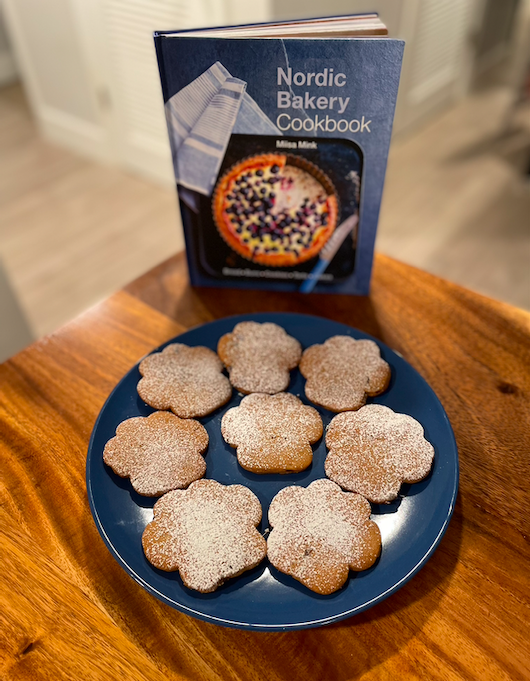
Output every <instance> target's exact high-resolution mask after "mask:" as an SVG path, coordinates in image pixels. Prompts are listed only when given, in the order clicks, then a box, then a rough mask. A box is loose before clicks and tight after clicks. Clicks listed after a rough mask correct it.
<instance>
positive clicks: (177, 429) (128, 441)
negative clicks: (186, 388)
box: [103, 411, 208, 497]
mask: <svg viewBox="0 0 530 681" xmlns="http://www.w3.org/2000/svg"><path fill="white" fill-rule="evenodd" d="M207 447H208V433H207V432H206V429H205V428H204V426H202V425H201V424H200V423H199V422H198V421H193V420H190V419H180V418H179V417H178V416H175V415H174V414H171V413H169V412H167V411H157V412H155V413H154V414H151V415H150V416H147V417H143V416H136V417H134V418H131V419H127V420H126V421H123V422H122V423H120V425H119V426H118V428H117V429H116V436H115V437H113V438H112V439H110V440H109V441H108V442H107V444H106V445H105V449H104V451H103V460H104V461H105V463H106V464H107V465H108V466H110V467H111V468H112V470H113V471H114V472H115V473H117V474H118V475H119V476H121V477H122V478H130V479H131V484H132V486H133V488H134V489H135V490H136V491H137V492H138V494H143V495H145V496H148V497H157V496H160V495H161V494H165V492H168V491H169V490H172V489H178V488H182V487H187V486H188V485H189V484H190V482H193V481H194V480H198V479H199V478H202V476H203V475H204V474H205V473H206V463H205V461H204V458H203V457H202V456H201V454H203V453H204V452H205V451H206V448H207Z"/></svg>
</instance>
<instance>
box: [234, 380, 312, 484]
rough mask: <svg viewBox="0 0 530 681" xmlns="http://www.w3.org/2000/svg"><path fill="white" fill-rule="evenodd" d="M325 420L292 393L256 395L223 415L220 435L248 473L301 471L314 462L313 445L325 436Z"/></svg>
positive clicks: (247, 398) (248, 397) (245, 399)
mask: <svg viewBox="0 0 530 681" xmlns="http://www.w3.org/2000/svg"><path fill="white" fill-rule="evenodd" d="M322 430H323V426H322V419H321V418H320V415H319V414H318V412H317V411H316V410H315V409H313V407H308V406H306V405H304V404H302V402H301V401H300V400H299V399H298V398H297V397H295V396H294V395H292V394H290V393H278V394H276V395H264V394H261V393H254V394H252V395H248V396H247V397H244V398H243V400H241V403H240V405H239V406H238V407H234V408H232V409H229V410H228V411H227V412H226V414H225V415H224V416H223V420H222V422H221V432H222V434H223V437H224V439H225V440H226V442H228V444H230V445H231V446H232V447H237V459H238V461H239V463H240V465H241V466H242V467H243V468H245V469H246V470H250V471H253V472H254V473H286V472H292V471H302V470H304V469H305V468H307V467H308V466H309V465H310V464H311V461H312V460H313V450H312V449H311V444H313V443H314V442H316V441H317V440H318V439H320V437H322Z"/></svg>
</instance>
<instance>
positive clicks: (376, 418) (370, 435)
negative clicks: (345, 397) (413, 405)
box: [325, 404, 434, 504]
mask: <svg viewBox="0 0 530 681" xmlns="http://www.w3.org/2000/svg"><path fill="white" fill-rule="evenodd" d="M326 446H327V447H328V449H329V453H328V456H327V458H326V462H325V470H326V475H327V476H328V478H330V479H331V480H334V481H335V482H336V483H338V484H339V485H340V486H341V487H343V488H344V489H347V490H351V491H352V492H358V493H359V494H362V495H363V496H364V497H366V498H367V499H369V500H370V501H372V502H374V503H376V504H380V503H385V502H389V501H392V499H395V498H396V497H397V495H398V492H399V488H400V487H401V485H402V483H404V482H406V483H414V482H419V481H420V480H423V478H425V477H427V475H428V474H429V471H430V470H431V466H432V462H433V458H434V448H433V446H432V445H431V444H430V442H428V441H427V440H426V439H425V437H424V433H423V428H422V426H421V424H420V423H418V421H416V420H415V419H413V418H412V417H411V416H407V415H406V414H397V413H396V412H394V411H392V409H389V408H388V407H384V406H383V405H380V404H369V405H366V406H365V407H363V408H362V409H359V411H357V412H346V413H344V414H338V415H337V416H335V417H334V418H333V420H332V421H331V423H330V424H329V426H328V429H327V432H326Z"/></svg>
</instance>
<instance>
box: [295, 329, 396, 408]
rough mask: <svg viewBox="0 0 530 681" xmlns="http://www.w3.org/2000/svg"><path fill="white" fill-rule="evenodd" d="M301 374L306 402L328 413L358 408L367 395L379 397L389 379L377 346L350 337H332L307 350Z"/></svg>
mask: <svg viewBox="0 0 530 681" xmlns="http://www.w3.org/2000/svg"><path fill="white" fill-rule="evenodd" d="M300 371H301V373H302V375H303V376H304V377H305V378H306V379H307V382H306V386H305V393H306V395H307V397H308V399H310V400H311V402H314V403H315V404H321V405H322V406H323V407H325V408H326V409H329V410H330V411H348V410H353V409H359V407H361V406H362V405H363V404H364V403H365V402H366V396H367V395H370V396H373V395H379V394H380V393H382V392H383V391H384V390H385V389H386V388H387V386H388V382H389V380H390V367H389V365H388V364H387V362H385V361H384V360H383V359H382V358H381V353H380V351H379V347H378V346H377V344H376V343H374V342H373V341H371V340H354V339H353V338H351V337H350V336H333V337H332V338H329V339H328V340H327V341H326V342H325V343H324V344H322V345H312V346H311V347H309V348H308V349H307V350H305V352H304V354H303V356H302V360H301V362H300Z"/></svg>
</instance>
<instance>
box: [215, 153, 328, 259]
mask: <svg viewBox="0 0 530 681" xmlns="http://www.w3.org/2000/svg"><path fill="white" fill-rule="evenodd" d="M213 216H214V221H215V224H216V225H217V229H218V230H219V233H220V234H221V236H222V238H223V239H224V240H225V241H226V243H227V244H228V245H229V246H230V247H231V248H232V249H233V250H234V251H236V253H239V254H240V255H242V256H243V257H244V258H246V259H247V260H251V261H252V262H255V263H258V264H260V265H267V266H270V267H289V266H293V265H297V264H298V263H301V262H304V261H305V260H309V259H310V258H312V257H314V256H315V255H317V254H318V253H319V252H320V250H321V249H322V247H323V246H324V244H325V243H326V241H327V240H328V239H329V237H330V236H331V235H332V234H333V230H334V229H335V227H336V224H337V217H338V201H337V196H336V193H335V189H334V187H333V185H332V183H331V181H330V180H329V178H328V177H327V176H326V175H325V174H324V173H323V172H322V171H321V170H319V169H318V168H317V167H316V166H315V165H313V164H312V163H310V162H309V161H306V160H305V159H303V158H299V157H297V156H293V155H291V154H262V155H259V156H252V157H251V158H247V159H245V160H244V161H242V162H240V163H237V164H236V165H234V166H233V167H232V168H230V170H229V171H228V172H226V173H225V174H224V175H223V176H222V177H221V178H220V179H219V181H218V183H217V186H216V189H215V191H214V197H213Z"/></svg>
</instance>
